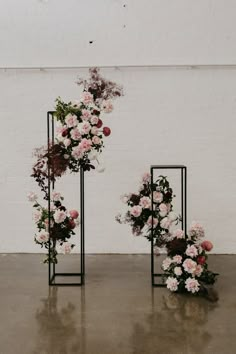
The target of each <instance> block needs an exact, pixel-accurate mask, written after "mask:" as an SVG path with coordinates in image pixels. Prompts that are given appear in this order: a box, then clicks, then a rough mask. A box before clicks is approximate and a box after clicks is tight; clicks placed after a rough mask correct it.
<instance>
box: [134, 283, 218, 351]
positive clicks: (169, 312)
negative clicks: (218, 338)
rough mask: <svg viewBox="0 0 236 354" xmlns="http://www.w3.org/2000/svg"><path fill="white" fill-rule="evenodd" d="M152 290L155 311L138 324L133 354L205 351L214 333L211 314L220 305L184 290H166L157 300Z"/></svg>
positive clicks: (153, 309) (135, 325)
mask: <svg viewBox="0 0 236 354" xmlns="http://www.w3.org/2000/svg"><path fill="white" fill-rule="evenodd" d="M155 291H156V289H153V290H152V312H151V313H150V314H149V315H147V316H146V317H145V319H144V322H143V323H136V324H134V331H133V342H134V349H133V352H132V353H133V354H140V353H151V352H153V350H155V348H156V350H157V353H159V352H160V353H163V354H164V353H168V354H172V353H175V354H177V353H178V354H180V353H181V354H190V353H191V354H192V353H199V348H201V353H203V352H204V348H206V347H208V346H209V345H210V342H211V338H212V335H211V334H210V333H209V331H208V329H207V322H208V316H209V313H210V312H211V311H213V310H214V309H215V308H216V307H217V303H210V302H209V301H207V300H206V299H202V298H199V297H194V296H191V295H190V296H189V295H186V296H185V295H183V294H181V295H180V294H173V293H172V294H171V293H170V294H166V295H163V296H162V298H161V301H160V298H158V301H157V303H156V300H157V299H156V298H155Z"/></svg>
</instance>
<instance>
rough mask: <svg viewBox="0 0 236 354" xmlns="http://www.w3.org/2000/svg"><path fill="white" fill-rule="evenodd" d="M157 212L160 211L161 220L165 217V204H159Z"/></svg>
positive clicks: (166, 210)
mask: <svg viewBox="0 0 236 354" xmlns="http://www.w3.org/2000/svg"><path fill="white" fill-rule="evenodd" d="M159 210H160V216H161V217H162V218H163V217H164V216H166V215H167V212H168V209H167V206H166V204H164V203H161V204H160V205H159Z"/></svg>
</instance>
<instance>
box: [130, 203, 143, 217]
mask: <svg viewBox="0 0 236 354" xmlns="http://www.w3.org/2000/svg"><path fill="white" fill-rule="evenodd" d="M141 213H142V208H141V206H139V205H135V206H133V207H132V208H131V210H130V214H131V215H133V216H134V217H135V218H137V217H139V216H140V214H141Z"/></svg>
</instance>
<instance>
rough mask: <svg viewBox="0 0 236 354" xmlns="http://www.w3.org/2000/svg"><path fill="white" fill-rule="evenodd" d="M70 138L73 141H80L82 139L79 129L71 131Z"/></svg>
mask: <svg viewBox="0 0 236 354" xmlns="http://www.w3.org/2000/svg"><path fill="white" fill-rule="evenodd" d="M70 136H71V137H72V139H73V140H79V139H80V138H81V134H80V132H79V129H78V128H74V129H72V130H71V131H70Z"/></svg>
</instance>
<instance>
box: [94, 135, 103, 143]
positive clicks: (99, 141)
mask: <svg viewBox="0 0 236 354" xmlns="http://www.w3.org/2000/svg"><path fill="white" fill-rule="evenodd" d="M92 142H93V143H94V144H95V145H100V144H101V139H100V138H99V137H98V136H97V135H95V136H93V138H92Z"/></svg>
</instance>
